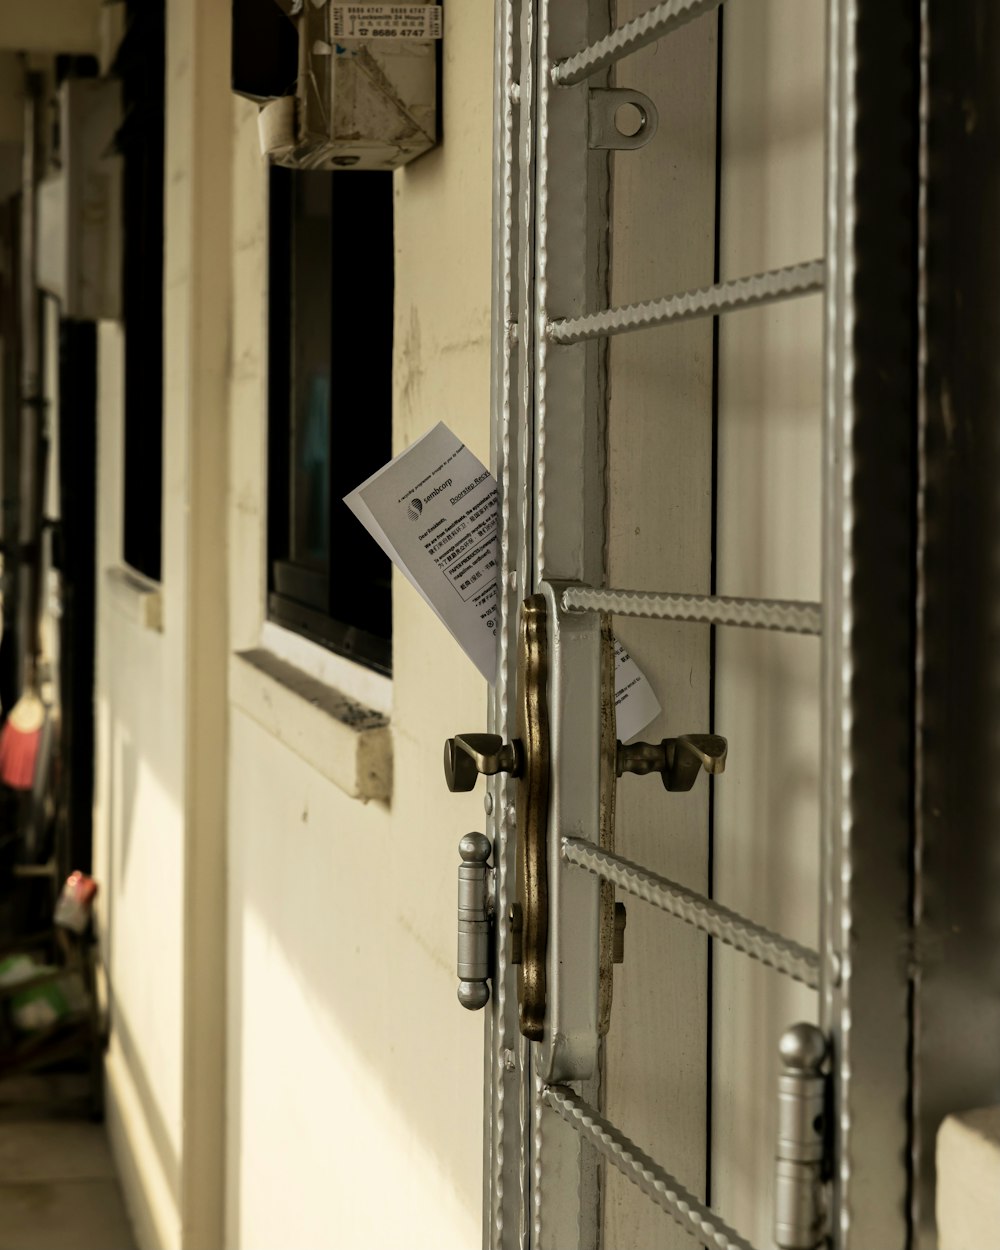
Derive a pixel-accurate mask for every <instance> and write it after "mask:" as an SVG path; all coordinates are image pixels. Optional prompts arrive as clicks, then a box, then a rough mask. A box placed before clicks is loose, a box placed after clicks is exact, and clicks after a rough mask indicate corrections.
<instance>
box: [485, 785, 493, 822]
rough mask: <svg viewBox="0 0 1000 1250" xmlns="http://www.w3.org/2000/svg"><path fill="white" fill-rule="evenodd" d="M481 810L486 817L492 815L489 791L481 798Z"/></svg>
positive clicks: (491, 798) (491, 797) (491, 799)
mask: <svg viewBox="0 0 1000 1250" xmlns="http://www.w3.org/2000/svg"><path fill="white" fill-rule="evenodd" d="M483 809H484V811H485V812H486V815H487V816H492V815H493V795H492V794H490V793H489V791H487V793H486V794H485V795H484V796H483Z"/></svg>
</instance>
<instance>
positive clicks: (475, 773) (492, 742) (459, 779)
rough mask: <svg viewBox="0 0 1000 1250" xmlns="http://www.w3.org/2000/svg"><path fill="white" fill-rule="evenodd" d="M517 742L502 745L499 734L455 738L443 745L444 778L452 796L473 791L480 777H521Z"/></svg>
mask: <svg viewBox="0 0 1000 1250" xmlns="http://www.w3.org/2000/svg"><path fill="white" fill-rule="evenodd" d="M522 755H523V751H522V750H521V744H520V742H518V741H517V739H516V738H515V740H514V741H513V742H508V743H505V742H504V740H503V738H501V737H500V735H499V734H457V735H456V736H455V737H454V738H448V739H447V741H446V742H445V744H444V777H445V781H446V782H447V784H448V789H449V790H450V791H451V792H452V794H460V793H465V792H466V791H468V790H472V789H473V788H474V787H475V784H476V780H477V778H478V777H479V776H480V774H482V775H483V776H485V777H492V776H494V775H495V774H496V773H510V774H511V776H513V777H518V776H520V774H521V767H522V763H521V757H522Z"/></svg>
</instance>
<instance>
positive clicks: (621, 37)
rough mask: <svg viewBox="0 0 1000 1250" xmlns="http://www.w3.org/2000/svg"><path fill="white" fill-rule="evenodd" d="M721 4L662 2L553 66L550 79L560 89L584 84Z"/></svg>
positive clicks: (698, 0) (680, 0)
mask: <svg viewBox="0 0 1000 1250" xmlns="http://www.w3.org/2000/svg"><path fill="white" fill-rule="evenodd" d="M721 5H722V0H663V3H662V4H655V5H653V7H652V8H651V9H647V10H646V12H645V13H641V14H640V15H639V16H638V17H635V18H633V19H632V21H630V22H625V23H624V25H622V26H618V27H616V28H615V29H614V30H613V31H612V32H611V33H610V34H609V35H605V36H604V38H603V39H598V40H596V41H595V42H594V43H591V44H588V45H587V47H585V48H583V49H582V50H581V51H579V52H577V53H575V54H574V55H573V56H570V57H567V58H566V60H564V61H557V62H556V64H555V65H553V66H552V70H551V78H552V81H553V83H555V85H556V86H557V87H569V86H572V84H573V83H575V82H582V81H583V80H584V79H585V78H589V77H590V76H591V74H596V73H597V72H598V71H599V70H602V69H605V68H607V66H609V65H611V64H612V63H613V62H615V61H620V60H621V58H622V57H623V56H628V55H629V53H630V52H637V51H638V50H639V48H644V47H645V46H646V45H647V44H648V43H655V42H656V40H657V39H660V38H662V37H663V36H664V35H669V34H670V32H671V31H672V30H677V29H678V27H680V26H686V25H687V23H688V22H693V21H694V19H695V18H696V17H701V15H702V14H703V13H711V12H713V11H714V10H715V9H718V8H719V7H720V6H721Z"/></svg>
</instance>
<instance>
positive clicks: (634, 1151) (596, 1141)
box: [542, 1085, 753, 1250]
mask: <svg viewBox="0 0 1000 1250" xmlns="http://www.w3.org/2000/svg"><path fill="white" fill-rule="evenodd" d="M542 1101H543V1102H544V1103H545V1105H546V1106H547V1107H550V1108H551V1109H552V1110H553V1111H554V1112H555V1113H556V1115H558V1116H560V1117H561V1118H562V1119H563V1120H565V1121H566V1123H567V1124H570V1125H572V1127H573V1128H575V1129H576V1130H577V1131H578V1132H580V1133H581V1134H583V1136H584V1137H586V1138H587V1140H588V1141H590V1143H591V1144H592V1145H593V1146H594V1147H595V1148H596V1149H597V1150H598V1151H599V1152H600V1153H601V1154H602V1155H603V1156H604V1157H605V1159H607V1160H608V1162H609V1163H613V1164H614V1165H615V1167H616V1168H618V1170H619V1171H620V1172H621V1173H622V1175H623V1176H626V1177H628V1179H629V1180H630V1181H631V1182H632V1183H633V1185H638V1187H639V1188H640V1189H641V1190H642V1192H643V1193H644V1194H645V1195H646V1197H647V1198H651V1199H652V1200H653V1202H655V1203H656V1204H657V1206H660V1207H662V1208H663V1210H664V1211H666V1212H667V1214H668V1215H670V1216H672V1217H673V1219H675V1220H676V1221H677V1223H678V1224H680V1226H681V1228H683V1229H684V1230H685V1232H688V1233H690V1234H691V1235H692V1237H695V1238H697V1239H698V1241H699V1242H700V1243H701V1244H702V1245H703V1246H713V1247H717V1250H753V1246H752V1245H751V1244H750V1242H749V1241H746V1240H745V1239H744V1238H743V1237H741V1236H740V1235H739V1233H737V1232H736V1231H735V1229H732V1228H730V1227H729V1225H728V1224H726V1223H725V1222H724V1221H723V1220H721V1219H719V1217H718V1216H717V1215H715V1214H714V1213H713V1212H712V1211H710V1210H709V1209H708V1207H706V1206H705V1205H704V1203H702V1202H699V1201H698V1199H697V1198H696V1197H695V1196H694V1194H692V1193H689V1192H688V1190H686V1189H685V1188H684V1186H683V1185H682V1184H681V1183H680V1181H678V1180H677V1179H676V1178H675V1177H673V1176H671V1175H670V1173H669V1172H668V1171H666V1169H664V1168H662V1167H660V1165H659V1164H658V1163H657V1162H656V1161H655V1160H653V1159H651V1158H650V1157H649V1155H647V1154H646V1153H645V1151H643V1150H640V1149H639V1147H638V1146H637V1145H636V1144H635V1142H633V1141H631V1140H630V1139H629V1138H628V1137H626V1136H625V1134H624V1133H623V1132H621V1130H620V1129H618V1128H616V1127H615V1126H614V1125H613V1124H612V1123H611V1122H610V1121H608V1120H605V1119H604V1117H603V1116H602V1115H601V1114H600V1113H599V1112H598V1111H596V1110H595V1109H594V1108H593V1107H591V1106H590V1105H589V1104H588V1103H585V1102H584V1101H583V1099H582V1098H580V1097H578V1096H577V1095H576V1094H574V1092H573V1091H572V1090H571V1089H569V1088H567V1087H566V1086H564V1085H549V1086H546V1088H545V1090H544V1091H543V1093H542Z"/></svg>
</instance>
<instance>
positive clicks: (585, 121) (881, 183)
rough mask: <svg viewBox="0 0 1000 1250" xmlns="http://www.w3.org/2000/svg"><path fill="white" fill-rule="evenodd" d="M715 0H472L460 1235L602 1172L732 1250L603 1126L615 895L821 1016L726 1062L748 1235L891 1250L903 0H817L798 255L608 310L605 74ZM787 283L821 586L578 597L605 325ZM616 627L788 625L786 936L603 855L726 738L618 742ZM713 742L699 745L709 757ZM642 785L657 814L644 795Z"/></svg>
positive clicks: (580, 1238)
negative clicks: (798, 864)
mask: <svg viewBox="0 0 1000 1250" xmlns="http://www.w3.org/2000/svg"><path fill="white" fill-rule="evenodd" d="M751 2H752V0H729V3H730V6H735V5H738V4H749V3H751ZM801 2H802V3H815V4H817V5H818V4H820V2H821V0H801ZM721 8H722V2H721V0H666V2H664V3H661V4H658V5H655V6H654V7H653V8H651V9H649V10H648V12H646V13H645V14H642V15H640V16H639V17H636V18H634V19H632V20H629V21H626V22H624V23H623V24H620V25H615V21H616V19H615V17H614V15H613V14H609V12H608V9H607V4H603V5H602V4H600V3H596V2H591V3H584V2H583V0H498V3H497V6H496V12H497V29H496V49H497V65H496V96H495V117H496V148H495V156H494V180H495V185H494V204H495V228H494V240H495V251H494V276H495V302H494V321H493V352H494V388H493V394H494V410H493V430H494V457H495V463H496V464H497V466H498V473H499V477H500V484H501V489H500V498H501V508H502V530H501V532H502V578H503V582H502V585H503V596H502V609H501V629H500V650H501V664H500V677H499V680H498V682H497V684H496V687H495V690H494V692H493V695H492V706H491V713H490V729H491V731H492V734H493V736H489V735H465V736H464V737H463V738H457V739H453V740H451V742H450V744H449V755H448V759H449V770H450V776H449V781H450V783H451V784H452V785H453V786H454V787H455V788H460V789H468V788H471V786H472V785H473V784H474V782H475V777H476V774H477V772H484V773H487V774H490V775H491V780H490V782H489V787H490V788H489V793H488V795H487V798H486V810H487V814H488V817H489V819H488V825H487V834H488V838H489V840H488V841H486V840H485V839H480V840H476V839H472V840H468V839H467V840H465V841H464V842H463V847H462V853H463V859H464V860H465V864H464V866H463V869H462V874H460V880H461V881H462V882H463V884H462V886H461V888H462V890H463V891H464V893H463V894H462V896H461V902H460V907H463V908H464V909H465V910H464V911H460V920H461V919H463V917H464V922H465V932H466V933H467V935H470V941H471V940H472V937H475V938H476V940H477V941H479V942H480V945H479V946H478V947H477V948H475V949H476V950H478V951H479V954H480V962H479V966H478V967H477V966H476V960H475V958H472V956H471V955H470V958H469V960H468V961H467V962H466V963H465V964H463V969H464V970H462V969H460V971H461V975H462V976H463V977H465V978H466V979H467V981H466V986H465V987H464V989H463V992H464V993H465V999H464V1001H466V1003H467V1005H470V1006H474V1005H482V1004H483V1000H484V998H485V991H483V990H482V985H483V982H484V976H485V973H484V965H483V963H482V957H481V956H482V952H483V951H484V950H485V949H486V948H485V946H484V945H483V944H482V943H484V942H485V941H486V939H485V936H484V935H485V933H486V930H487V924H488V921H487V917H488V915H489V916H492V921H493V923H492V931H493V940H492V948H491V963H490V965H489V973H490V977H491V984H492V997H491V1000H490V1005H489V1013H488V1014H489V1025H488V1031H487V1037H488V1042H487V1048H486V1123H487V1142H486V1168H485V1186H484V1202H485V1211H484V1244H486V1245H488V1246H491V1247H498V1248H499V1247H504V1248H505V1247H513V1246H525V1247H527V1246H531V1247H552V1248H554V1250H567V1248H568V1247H572V1246H580V1247H595V1248H596V1247H597V1246H599V1245H602V1244H604V1238H603V1232H602V1230H603V1214H602V1194H603V1191H604V1182H603V1179H602V1178H603V1176H604V1169H605V1168H606V1167H607V1165H612V1166H613V1167H615V1168H617V1169H619V1170H620V1171H621V1172H622V1173H623V1174H624V1175H625V1176H626V1177H627V1178H628V1179H629V1180H631V1181H633V1182H634V1183H635V1184H636V1185H637V1186H638V1187H639V1188H640V1189H641V1190H643V1191H644V1192H645V1193H646V1195H647V1196H648V1197H649V1198H650V1199H651V1200H652V1201H653V1202H654V1203H656V1204H658V1205H659V1206H661V1207H662V1208H663V1209H664V1210H665V1211H667V1212H668V1214H669V1215H670V1216H672V1217H673V1219H674V1220H675V1221H676V1222H677V1223H678V1224H679V1225H680V1226H681V1227H682V1228H683V1229H684V1230H685V1231H687V1232H688V1233H690V1234H692V1236H693V1237H694V1239H695V1243H696V1244H697V1243H700V1244H705V1245H713V1246H724V1247H745V1246H748V1245H749V1244H750V1242H749V1241H748V1240H746V1239H744V1237H743V1236H742V1235H741V1234H740V1232H739V1231H738V1230H735V1229H733V1228H730V1227H729V1226H728V1225H727V1224H726V1223H725V1221H724V1220H723V1219H722V1218H721V1217H720V1216H719V1215H718V1214H717V1213H716V1212H715V1211H713V1210H712V1209H711V1205H710V1203H706V1202H705V1201H704V1199H705V1194H704V1193H695V1192H690V1191H689V1189H687V1188H685V1186H684V1185H682V1184H681V1183H680V1181H679V1180H678V1179H676V1177H675V1176H674V1174H673V1173H672V1171H671V1160H670V1159H669V1158H663V1159H660V1160H653V1159H651V1158H650V1157H649V1156H648V1155H647V1154H646V1153H644V1151H643V1149H642V1148H641V1143H639V1144H636V1143H634V1142H633V1141H631V1140H630V1138H629V1137H628V1135H627V1134H628V1131H629V1126H628V1125H627V1124H625V1125H622V1126H620V1127H619V1126H616V1125H613V1124H612V1123H610V1122H609V1121H608V1120H607V1119H606V1118H605V1116H604V1115H603V1114H602V1098H603V1093H602V1079H601V1078H602V1072H603V1041H602V1039H603V1038H604V1036H605V1034H606V1033H607V1030H608V1023H609V1019H610V1017H611V1015H612V1014H613V1012H614V1009H615V1008H614V990H613V985H614V972H613V968H614V965H615V963H616V961H617V960H619V959H620V958H621V955H622V950H621V945H622V928H623V921H624V917H623V913H622V909H621V907H620V906H619V904H620V903H621V902H622V900H623V899H624V900H627V901H629V902H630V906H631V907H635V908H641V907H647V906H651V907H653V908H656V909H659V911H661V912H663V913H665V914H666V915H665V916H664V917H662V918H661V919H662V924H664V925H668V926H669V925H676V924H678V922H683V923H685V924H687V925H689V926H694V927H695V928H696V929H698V930H700V931H702V932H703V933H704V934H706V935H708V937H709V939H711V940H713V941H714V942H718V943H724V944H726V945H728V946H729V947H731V948H733V949H735V950H736V951H739V952H741V953H742V954H744V955H746V956H747V957H749V958H751V959H755V960H758V961H760V962H762V963H763V964H765V965H767V966H768V967H769V968H770V969H772V970H773V973H774V975H776V976H781V975H784V976H788V977H792V978H794V979H796V980H798V981H800V982H802V983H804V984H805V985H807V986H810V987H812V988H813V989H814V990H816V992H817V995H818V1002H817V1010H816V1016H815V1018H816V1019H817V1020H818V1023H819V1028H816V1027H815V1026H809V1025H801V1026H799V1027H797V1028H790V1029H789V1031H788V1032H787V1033H786V1034H785V1035H784V1037H783V1039H782V1061H783V1065H784V1066H783V1067H781V1068H780V1072H781V1076H780V1088H779V1080H778V1073H779V1064H778V1057H777V1056H775V1063H774V1066H773V1068H771V1069H769V1070H768V1071H765V1072H761V1073H760V1074H759V1076H758V1078H757V1079H759V1080H760V1081H766V1082H769V1083H771V1084H772V1085H773V1087H774V1100H773V1105H774V1108H775V1114H774V1125H773V1137H772V1140H773V1141H775V1142H776V1146H775V1154H776V1159H777V1162H776V1181H775V1189H774V1192H775V1208H776V1209H775V1211H774V1215H773V1223H772V1227H773V1228H774V1229H775V1237H776V1241H777V1244H779V1245H781V1246H788V1247H804V1248H807V1247H814V1246H818V1245H820V1244H825V1239H830V1241H831V1242H832V1244H833V1245H835V1246H837V1247H843V1248H845V1250H846V1247H856V1248H857V1250H874V1248H875V1247H879V1248H883V1247H884V1248H888V1247H894V1246H898V1247H902V1246H906V1245H909V1244H912V1243H911V1235H912V1230H911V1228H910V1224H909V1216H908V1206H909V1202H910V1199H911V1195H910V1189H911V1179H910V1172H911V1165H910V1161H909V1157H908V1152H909V1150H910V1138H911V1129H910V1118H911V1111H910V1087H909V1078H908V1061H909V1055H910V1046H911V1030H912V1024H911V970H910V967H909V963H908V960H907V956H906V949H907V948H906V943H907V940H908V934H909V931H910V910H911V898H910V890H911V884H910V862H911V854H912V848H911V816H910V808H911V795H912V791H913V775H912V762H911V761H912V747H911V734H912V723H913V722H912V716H913V712H912V697H913V696H912V673H913V626H912V604H913V577H914V574H913V569H914V556H913V552H914V527H913V516H914V495H913V491H914V486H913V482H914V473H913V467H912V466H913V458H914V452H915V448H914V435H913V430H914V420H913V414H914V412H915V406H916V392H915V379H916V370H915V361H916V343H917V338H916V308H917V284H916V274H917V265H916V258H917V238H916V221H917V215H916V208H917V195H916V189H917V181H916V177H917V145H918V127H917V119H918V112H917V98H918V73H919V58H918V40H919V29H918V15H917V12H916V6H912V5H906V4H903V3H894V2H890V3H886V0H828V3H827V6H826V9H827V19H826V25H827V46H826V63H827V93H826V127H827V135H826V152H827V155H826V214H825V215H826V225H825V233H826V251H825V256H823V257H821V258H816V257H811V256H806V257H803V258H802V261H801V263H798V264H795V265H792V266H790V267H786V268H783V269H780V270H776V271H769V272H762V273H756V274H748V275H742V276H739V277H737V278H735V279H729V280H726V281H721V280H717V281H715V282H714V283H712V284H711V285H707V286H704V287H702V288H699V289H692V290H682V291H676V292H675V291H664V292H663V295H662V298H659V299H656V300H653V301H651V302H646V303H642V304H638V305H632V306H620V307H609V306H608V305H609V296H608V291H609V270H610V268H611V266H612V264H613V251H614V246H615V241H614V237H613V231H609V220H610V218H609V191H610V187H611V186H612V183H613V179H614V177H615V176H616V173H615V162H616V161H619V160H624V159H628V160H635V161H641V160H642V153H641V150H639V149H641V147H642V146H643V144H644V143H645V142H646V141H647V140H648V138H650V137H651V135H652V133H653V132H655V129H656V126H657V123H658V122H659V124H660V125H661V126H662V125H665V124H669V121H670V119H669V118H664V117H660V118H659V119H658V118H657V113H656V106H655V104H654V103H653V101H652V100H651V99H649V98H648V97H647V96H645V95H643V94H642V93H640V92H637V91H635V90H634V89H632V88H631V87H630V86H629V83H628V76H627V66H621V67H620V68H618V67H619V66H620V62H622V61H623V60H624V58H626V57H627V56H628V55H629V54H631V53H632V52H635V51H636V50H637V49H639V48H642V47H644V46H646V45H648V44H651V43H654V42H655V41H660V40H669V39H670V38H671V37H672V36H673V35H674V33H675V32H676V31H678V30H679V29H680V28H681V27H683V26H685V25H687V24H688V23H691V22H694V21H702V22H716V21H718V20H719V14H718V11H719V10H721ZM673 245H674V246H683V242H680V243H676V242H675V243H674V244H673ZM819 290H822V291H823V292H824V295H823V299H824V306H825V311H824V318H823V320H824V330H823V345H822V349H823V353H824V373H825V383H824V388H825V394H824V405H823V406H824V414H823V430H824V433H823V466H822V482H823V542H822V548H823V549H822V568H823V576H822V587H823V589H822V602H821V603H816V602H799V601H778V600H773V599H766V598H733V597H723V596H720V595H717V594H715V593H707V594H690V593H675V592H674V588H671V587H670V586H657V585H654V586H635V587H628V588H621V589H616V588H610V587H609V586H608V573H607V558H606V553H607V516H608V496H607V472H608V460H607V456H608V453H607V448H608V436H609V429H608V419H609V418H608V355H607V341H608V339H609V337H610V336H613V335H625V334H631V333H634V332H640V331H642V332H649V333H655V334H660V335H669V334H671V333H672V332H673V331H672V327H674V326H676V325H677V324H679V323H681V322H687V321H691V320H693V319H699V318H706V319H709V320H711V319H712V318H721V319H725V318H727V317H729V316H732V315H735V316H739V315H740V311H741V310H744V309H749V308H753V307H756V306H760V305H762V304H765V303H771V302H775V301H783V300H789V299H793V298H795V297H798V296H802V295H806V294H808V293H811V292H817V291H819ZM819 554H820V553H817V558H819ZM709 589H710V590H711V589H712V588H711V587H709ZM634 617H644V618H651V619H655V620H657V621H661V622H671V621H672V622H677V621H683V622H688V623H689V625H688V628H690V629H705V630H712V631H715V630H717V629H718V630H722V629H756V630H771V631H788V632H792V633H799V634H803V635H813V636H815V643H814V645H815V646H816V647H820V648H822V692H821V709H822V768H821V786H822V796H821V804H822V820H821V829H822V832H821V841H822V846H821V853H820V864H821V871H820V874H819V875H820V880H819V881H818V882H817V888H816V899H815V908H816V911H817V913H818V914H819V915H820V917H821V922H820V924H819V931H820V933H821V940H820V942H819V944H818V945H819V948H818V949H808V948H806V947H804V946H803V945H801V944H799V943H797V942H793V941H791V940H790V939H788V938H786V937H784V936H782V935H781V934H779V933H776V932H771V931H769V930H768V929H766V928H764V927H762V926H761V925H759V924H757V923H755V921H754V919H753V918H752V917H751V916H745V915H740V914H737V913H735V912H734V911H731V910H729V909H728V908H726V907H725V906H724V905H723V902H724V900H723V901H718V900H716V899H714V898H712V897H710V896H709V895H708V894H704V893H701V892H698V891H695V890H692V889H690V888H688V886H687V885H686V884H685V883H684V882H683V881H674V880H670V879H667V878H665V877H664V876H663V875H662V874H660V873H657V872H653V871H650V870H649V869H647V868H646V867H644V866H643V865H641V864H637V863H633V862H630V861H629V860H628V859H626V858H625V857H623V856H621V855H619V854H618V853H616V850H615V790H616V784H617V780H618V778H620V777H621V776H622V775H623V773H625V772H635V773H640V774H642V773H650V772H656V773H658V774H659V776H660V778H661V779H662V783H663V786H664V787H665V789H666V790H667V791H668V792H671V791H683V790H687V789H690V788H691V786H700V787H704V788H705V791H706V793H707V785H708V782H709V780H710V779H709V778H708V777H706V778H705V779H704V780H699V775H700V773H701V772H702V771H704V772H706V773H709V774H715V773H718V772H721V771H722V769H723V767H724V765H725V760H726V750H727V748H726V743H725V741H724V740H723V739H722V738H720V737H719V736H717V735H715V734H714V733H710V732H709V729H710V728H712V727H710V726H709V725H707V724H701V725H692V726H691V727H690V728H691V731H692V732H691V733H686V734H680V735H678V736H676V737H673V738H668V739H664V740H663V741H661V742H660V743H650V744H641V743H640V744H631V745H624V746H623V745H622V744H621V743H620V742H619V743H617V744H616V734H615V725H614V698H613V659H612V647H611V627H612V622H613V621H614V620H615V619H616V618H618V619H622V618H634ZM713 637H714V634H713ZM710 654H711V652H710V649H709V650H706V655H709V656H710ZM709 662H710V659H709ZM719 730H720V733H721V734H725V732H726V727H725V725H720V726H719ZM740 749H741V744H740V742H739V741H735V740H731V741H729V743H728V750H729V751H730V752H733V753H736V752H739V751H740ZM655 782H656V779H655V778H651V779H650V780H648V781H646V782H643V783H642V784H643V785H645V786H650V785H653V784H654V783H655ZM662 800H663V803H664V818H665V819H666V817H667V816H668V814H669V809H668V805H669V804H670V803H671V801H672V796H671V794H670V793H666V794H664V795H663V796H662ZM490 853H492V871H491V870H490V867H489V865H488V864H487V862H486V861H487V858H488V856H489V855H490ZM616 895H617V898H616ZM463 951H464V952H465V953H466V954H469V953H470V952H472V951H473V947H472V946H469V947H461V948H460V963H461V961H462V959H463V954H462V952H463ZM625 958H626V959H628V951H627V944H626V951H625ZM470 987H471V988H470ZM656 988H657V987H656V985H655V984H651V985H650V986H649V993H650V994H655V993H656ZM795 1023H796V1022H795V1021H794V1020H789V1021H788V1025H789V1026H793V1025H795ZM609 1250H617V1248H615V1247H609Z"/></svg>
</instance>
